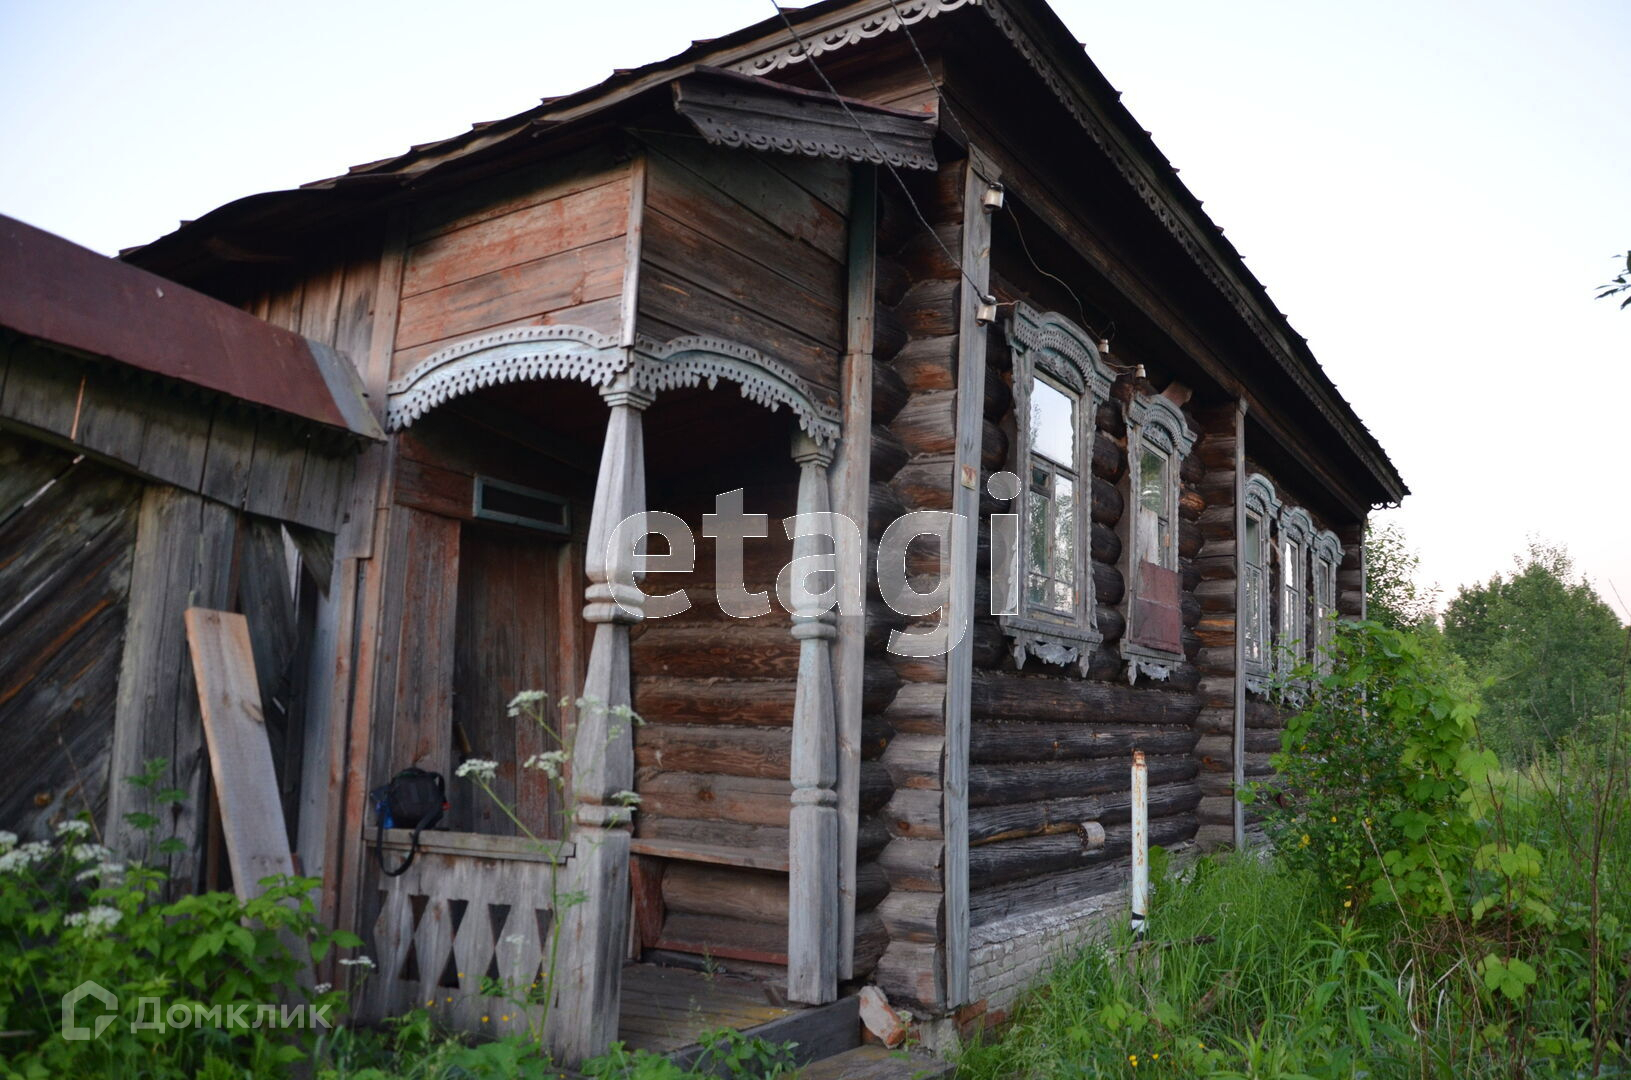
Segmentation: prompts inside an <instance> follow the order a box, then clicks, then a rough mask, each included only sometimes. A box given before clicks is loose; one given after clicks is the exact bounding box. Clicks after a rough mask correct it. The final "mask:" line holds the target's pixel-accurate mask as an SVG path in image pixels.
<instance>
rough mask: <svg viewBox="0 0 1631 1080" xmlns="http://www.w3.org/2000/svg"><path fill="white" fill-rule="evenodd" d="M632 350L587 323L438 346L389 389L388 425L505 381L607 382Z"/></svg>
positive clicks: (396, 427) (401, 424)
mask: <svg viewBox="0 0 1631 1080" xmlns="http://www.w3.org/2000/svg"><path fill="white" fill-rule="evenodd" d="M629 362H630V357H629V352H628V350H627V349H624V348H622V347H621V346H620V345H619V344H618V343H617V340H616V339H615V338H613V337H611V336H609V335H607V334H602V333H599V332H598V331H595V330H590V329H588V328H587V327H583V326H521V327H517V328H515V329H513V330H501V331H499V332H498V333H495V334H480V335H478V336H476V337H472V338H466V339H465V340H463V341H458V342H455V343H453V344H452V345H449V346H448V347H447V348H445V349H441V350H438V351H437V352H434V353H432V354H431V355H430V356H428V357H426V358H425V359H424V360H421V361H420V362H419V363H418V364H415V365H414V366H413V368H412V369H411V370H409V371H408V372H407V373H405V374H404V375H403V376H402V377H401V378H399V379H393V380H392V381H391V382H390V384H389V385H388V386H387V387H386V393H387V395H388V396H387V402H386V409H385V426H386V428H387V429H388V430H390V431H403V430H405V429H406V428H408V427H409V426H410V425H411V424H412V423H413V422H414V421H415V420H418V419H419V418H420V417H422V416H424V415H425V414H426V413H428V412H430V410H432V409H434V408H435V407H436V406H438V405H441V404H444V403H445V402H448V401H452V400H453V399H454V398H458V397H463V396H465V395H466V394H471V393H474V392H475V391H477V390H481V389H483V388H485V387H489V386H497V385H499V384H501V383H512V382H534V381H539V380H543V379H575V380H578V381H580V382H586V383H588V384H590V385H591V386H607V385H609V384H610V383H611V381H612V380H613V379H615V378H616V377H617V376H618V374H619V373H621V372H623V371H625V370H627V368H628V366H629Z"/></svg>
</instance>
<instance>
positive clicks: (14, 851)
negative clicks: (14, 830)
mask: <svg viewBox="0 0 1631 1080" xmlns="http://www.w3.org/2000/svg"><path fill="white" fill-rule="evenodd" d="M6 835H7V836H11V834H10V833H7V834H6ZM11 840H12V843H16V842H17V838H16V837H15V836H12V837H11ZM49 854H51V845H50V844H48V843H46V842H45V841H44V840H32V841H30V842H28V843H26V844H24V845H23V846H22V847H14V848H11V849H10V850H8V851H7V852H6V853H5V854H4V855H0V874H10V873H13V872H15V871H17V870H22V869H24V868H25V867H29V866H33V865H34V864H35V863H37V862H39V861H41V860H42V859H44V858H45V857H46V856H47V855H49Z"/></svg>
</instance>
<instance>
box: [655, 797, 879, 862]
mask: <svg viewBox="0 0 1631 1080" xmlns="http://www.w3.org/2000/svg"><path fill="white" fill-rule="evenodd" d="M634 835H635V836H637V837H639V838H642V839H647V840H678V841H682V842H684V843H688V844H707V845H710V846H714V847H733V848H741V849H742V850H743V851H749V852H757V853H760V854H765V855H778V856H780V857H782V858H786V857H787V830H786V829H785V828H772V827H769V826H766V825H760V824H754V823H751V822H746V823H744V822H736V821H718V820H709V819H707V818H684V817H665V816H663V815H661V814H659V813H657V812H656V811H655V810H654V809H652V807H651V806H649V805H645V804H642V805H641V807H640V810H639V812H638V813H636V814H635V815H634ZM861 835H862V836H864V837H868V838H869V839H870V840H871V841H872V842H874V843H877V832H876V830H874V831H873V832H872V833H871V834H868V833H867V832H866V830H865V829H862V831H861ZM877 850H882V844H881V843H879V844H878V848H877Z"/></svg>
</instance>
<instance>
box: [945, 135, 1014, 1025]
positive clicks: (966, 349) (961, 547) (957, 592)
mask: <svg viewBox="0 0 1631 1080" xmlns="http://www.w3.org/2000/svg"><path fill="white" fill-rule="evenodd" d="M999 179H1001V172H1000V170H999V169H998V168H997V166H996V164H995V163H994V162H993V161H991V160H990V159H989V158H988V157H987V156H986V155H985V154H983V153H981V152H980V151H979V149H978V148H977V147H974V146H972V145H971V146H970V147H969V159H968V165H967V169H966V175H965V176H964V178H963V249H962V267H963V280H962V281H961V282H960V283H959V289H960V294H959V297H958V301H957V454H956V459H955V461H954V462H953V463H952V469H953V474H952V478H951V510H952V513H953V514H954V515H957V517H956V518H955V519H954V520H955V521H956V531H954V532H953V533H952V537H951V545H950V547H951V552H950V555H951V557H950V560H949V571H950V574H951V624H952V626H953V627H954V628H955V627H962V628H963V635H962V638H961V640H959V641H958V643H957V644H956V645H955V646H953V647H952V650H951V652H950V653H949V654H948V655H947V657H946V741H945V750H944V754H945V758H944V762H943V764H942V780H941V791H942V796H941V805H940V816H941V835H942V836H944V837H945V843H946V851H945V890H946V891H945V896H946V905H945V913H946V914H945V918H946V1004H947V1005H948V1006H956V1005H963V1004H966V1003H967V1002H968V935H969V913H968V737H969V697H970V693H971V690H970V682H971V680H972V678H973V673H974V582H975V577H976V574H977V571H978V564H977V558H976V557H977V549H978V547H979V536H980V522H979V516H980V450H981V443H982V439H983V437H984V430H985V326H984V325H983V324H982V323H981V322H980V320H979V316H978V312H979V308H980V305H981V304H982V303H984V302H985V296H983V295H982V294H983V293H984V292H985V291H986V289H987V288H988V287H989V282H990V280H991V213H990V211H989V210H987V209H986V208H985V206H984V204H983V201H984V198H985V194H986V192H987V191H989V190H990V189H991V187H992V186H993V185H994V184H996V182H997V181H998V180H999ZM954 632H955V631H954Z"/></svg>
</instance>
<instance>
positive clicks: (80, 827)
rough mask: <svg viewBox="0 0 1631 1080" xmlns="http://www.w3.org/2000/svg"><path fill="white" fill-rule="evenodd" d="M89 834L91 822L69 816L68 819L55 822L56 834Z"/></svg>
mask: <svg viewBox="0 0 1631 1080" xmlns="http://www.w3.org/2000/svg"><path fill="white" fill-rule="evenodd" d="M90 834H91V823H90V822H88V821H80V820H79V819H78V818H71V819H69V820H68V821H59V822H57V835H58V836H89V835H90Z"/></svg>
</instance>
